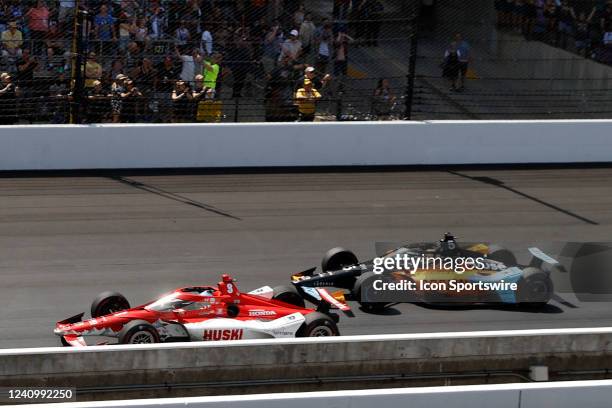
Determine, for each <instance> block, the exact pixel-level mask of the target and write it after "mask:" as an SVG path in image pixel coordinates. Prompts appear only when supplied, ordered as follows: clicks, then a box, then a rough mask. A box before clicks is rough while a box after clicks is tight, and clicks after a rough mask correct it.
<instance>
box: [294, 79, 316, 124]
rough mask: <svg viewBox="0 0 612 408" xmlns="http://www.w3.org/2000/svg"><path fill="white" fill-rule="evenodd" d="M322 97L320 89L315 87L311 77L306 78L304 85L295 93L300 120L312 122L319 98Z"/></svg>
mask: <svg viewBox="0 0 612 408" xmlns="http://www.w3.org/2000/svg"><path fill="white" fill-rule="evenodd" d="M319 99H321V94H320V93H319V91H317V90H316V89H314V88H313V86H312V81H311V80H310V79H305V80H304V87H303V88H300V89H298V90H297V92H296V93H295V103H296V105H297V106H298V110H299V112H300V119H299V121H300V122H312V121H314V118H315V112H316V110H317V100H319Z"/></svg>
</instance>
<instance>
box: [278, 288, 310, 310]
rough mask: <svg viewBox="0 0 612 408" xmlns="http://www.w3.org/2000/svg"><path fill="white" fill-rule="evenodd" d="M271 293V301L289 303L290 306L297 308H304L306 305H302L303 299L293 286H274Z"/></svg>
mask: <svg viewBox="0 0 612 408" xmlns="http://www.w3.org/2000/svg"><path fill="white" fill-rule="evenodd" d="M273 293H274V294H273V295H272V299H273V300H279V301H281V302H285V303H289V304H290V305H293V306H297V307H306V303H304V298H303V297H302V296H300V292H298V290H297V289H296V288H295V286H288V285H281V286H276V287H275V288H274V289H273Z"/></svg>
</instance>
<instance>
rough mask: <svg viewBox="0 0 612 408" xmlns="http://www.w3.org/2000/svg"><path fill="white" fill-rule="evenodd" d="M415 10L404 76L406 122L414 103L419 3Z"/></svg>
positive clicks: (410, 117)
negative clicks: (406, 71)
mask: <svg viewBox="0 0 612 408" xmlns="http://www.w3.org/2000/svg"><path fill="white" fill-rule="evenodd" d="M415 4H416V10H415V11H414V13H413V15H412V17H413V19H412V38H411V39H410V57H409V60H408V75H407V76H406V98H405V99H406V110H405V112H404V118H405V119H406V120H411V119H412V105H413V102H414V81H415V78H416V62H417V54H418V51H419V50H418V46H419V23H420V22H419V15H420V10H421V6H420V2H415Z"/></svg>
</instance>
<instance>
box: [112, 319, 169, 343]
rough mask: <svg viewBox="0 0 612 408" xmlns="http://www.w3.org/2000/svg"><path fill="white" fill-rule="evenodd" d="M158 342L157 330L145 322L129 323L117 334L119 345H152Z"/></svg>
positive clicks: (135, 321)
mask: <svg viewBox="0 0 612 408" xmlns="http://www.w3.org/2000/svg"><path fill="white" fill-rule="evenodd" d="M159 341H160V340H159V334H158V333H157V330H155V327H153V326H151V324H149V322H147V321H145V320H134V321H131V322H129V323H128V324H126V325H125V326H123V329H121V331H120V332H119V343H121V344H153V343H159Z"/></svg>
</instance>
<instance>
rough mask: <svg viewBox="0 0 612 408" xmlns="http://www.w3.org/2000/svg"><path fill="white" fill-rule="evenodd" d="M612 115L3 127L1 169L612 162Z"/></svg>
mask: <svg viewBox="0 0 612 408" xmlns="http://www.w3.org/2000/svg"><path fill="white" fill-rule="evenodd" d="M610 134H612V121H609V120H583V121H570V120H568V121H432V122H363V123H315V124H302V123H289V124H281V123H278V124H204V125H202V124H174V125H112V124H109V125H91V126H70V125H55V126H53V125H51V126H48V125H45V126H0V170H6V171H10V170H67V169H117V168H130V169H137V168H191V167H209V168H214V167H278V166H353V165H366V166H367V165H378V166H381V165H452V164H514V163H593V162H612V138H610Z"/></svg>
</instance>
